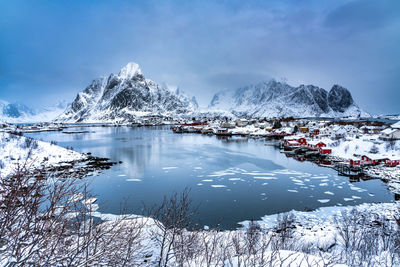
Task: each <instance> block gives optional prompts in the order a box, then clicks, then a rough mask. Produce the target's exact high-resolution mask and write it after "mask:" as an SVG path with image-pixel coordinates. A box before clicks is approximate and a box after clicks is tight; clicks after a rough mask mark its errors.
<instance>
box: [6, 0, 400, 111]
mask: <svg viewBox="0 0 400 267" xmlns="http://www.w3.org/2000/svg"><path fill="white" fill-rule="evenodd" d="M0 12H1V13H0V14H1V15H0V99H4V100H7V101H9V102H14V101H19V102H22V103H26V104H28V105H31V106H34V107H40V106H42V105H50V104H52V103H55V102H58V101H59V100H64V99H65V100H67V101H72V100H73V98H74V97H75V95H76V93H78V92H79V91H82V90H83V89H84V88H85V87H86V86H87V85H88V84H89V83H90V82H91V80H93V79H94V78H97V77H100V76H104V75H108V74H110V73H117V72H118V71H119V69H121V67H123V66H124V65H126V63H128V62H130V61H134V62H137V63H138V64H139V65H140V66H141V68H142V70H143V72H144V74H145V76H146V77H147V78H150V79H152V80H154V81H156V82H160V83H161V82H166V83H168V84H171V85H177V86H179V87H180V88H181V89H182V90H184V91H186V92H187V93H188V94H190V95H195V96H196V97H197V98H198V100H199V102H200V104H202V105H207V104H208V103H209V101H210V99H211V97H212V95H213V94H214V93H215V92H216V91H219V90H222V89H235V88H237V87H240V86H244V85H247V84H251V83H256V82H259V81H262V80H266V79H270V78H275V79H277V80H285V81H287V82H288V83H289V84H291V85H299V84H303V83H304V84H314V85H318V86H320V87H323V88H325V89H328V90H329V89H330V88H331V87H332V85H333V84H336V83H337V84H340V85H343V86H345V87H347V88H348V89H349V90H350V91H351V92H352V94H353V97H354V98H355V100H356V102H357V103H358V104H359V105H360V106H361V107H362V108H364V109H365V110H367V111H370V112H373V113H399V112H400V104H399V102H400V86H399V84H400V1H398V0H338V1H328V0H325V1H324V0H318V1H317V0H315V1H312V0H310V1H306V0H281V1H278V0H275V1H274V0H271V1H205V0H203V1H151V0H149V1H86V0H80V1H73V0H69V1H55V0H52V1H40V0H37V1H19V0H10V1H5V0H0Z"/></svg>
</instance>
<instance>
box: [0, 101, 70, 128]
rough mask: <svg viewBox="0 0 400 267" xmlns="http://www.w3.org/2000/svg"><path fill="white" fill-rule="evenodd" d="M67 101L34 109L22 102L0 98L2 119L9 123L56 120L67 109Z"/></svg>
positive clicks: (0, 119) (0, 117)
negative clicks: (11, 101)
mask: <svg viewBox="0 0 400 267" xmlns="http://www.w3.org/2000/svg"><path fill="white" fill-rule="evenodd" d="M66 107H67V104H66V102H65V101H64V102H60V103H58V104H56V105H54V106H50V107H45V108H41V109H33V108H30V107H28V106H26V105H24V104H21V103H9V102H7V101H4V100H0V121H3V122H8V123H34V122H49V121H52V120H54V119H55V118H56V117H57V116H59V115H60V114H61V113H62V112H64V110H65V109H66Z"/></svg>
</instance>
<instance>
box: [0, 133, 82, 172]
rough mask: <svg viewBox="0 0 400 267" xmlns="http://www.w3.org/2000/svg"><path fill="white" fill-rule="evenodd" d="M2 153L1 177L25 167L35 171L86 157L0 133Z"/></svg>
mask: <svg viewBox="0 0 400 267" xmlns="http://www.w3.org/2000/svg"><path fill="white" fill-rule="evenodd" d="M0 151H1V153H0V176H7V175H10V174H12V173H13V172H14V171H15V170H16V169H17V168H18V167H21V166H24V165H26V167H27V168H28V170H33V169H36V168H41V167H46V166H53V165H56V164H61V163H62V162H70V161H75V160H81V159H84V158H85V157H86V156H85V155H83V154H81V153H78V152H75V151H73V150H69V149H66V148H63V147H60V146H57V145H55V144H51V143H47V142H43V141H38V140H34V139H31V138H27V137H24V136H18V135H13V134H8V133H0Z"/></svg>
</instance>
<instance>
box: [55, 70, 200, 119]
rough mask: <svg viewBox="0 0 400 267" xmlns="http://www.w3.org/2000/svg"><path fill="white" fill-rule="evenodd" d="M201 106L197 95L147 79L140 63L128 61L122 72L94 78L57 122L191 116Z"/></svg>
mask: <svg viewBox="0 0 400 267" xmlns="http://www.w3.org/2000/svg"><path fill="white" fill-rule="evenodd" d="M197 108H198V105H197V101H196V99H195V98H194V97H193V98H189V97H188V96H187V95H185V94H184V93H183V92H181V91H180V90H179V89H176V90H172V89H171V88H168V87H167V86H166V85H159V84H157V83H155V82H153V81H151V80H149V79H146V78H145V77H144V75H143V74H142V71H141V69H140V67H139V65H138V64H136V63H128V64H127V65H126V66H125V67H124V68H122V69H121V71H120V72H119V74H117V75H115V74H110V75H109V76H108V77H104V78H99V79H96V80H94V81H93V82H92V83H91V84H90V85H89V86H88V87H87V88H86V89H85V90H84V91H83V92H81V93H79V94H78V95H77V96H76V98H75V100H74V101H73V102H72V104H71V106H70V107H69V108H68V109H67V110H66V112H65V113H64V114H62V115H61V116H59V117H58V118H57V121H67V122H105V121H113V122H114V121H120V122H121V121H131V120H134V119H136V118H138V117H142V116H145V115H163V116H181V115H189V114H192V113H194V112H195V111H196V110H197Z"/></svg>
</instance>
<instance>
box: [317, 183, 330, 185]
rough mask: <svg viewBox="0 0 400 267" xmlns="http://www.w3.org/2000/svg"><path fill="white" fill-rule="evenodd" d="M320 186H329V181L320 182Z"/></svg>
mask: <svg viewBox="0 0 400 267" xmlns="http://www.w3.org/2000/svg"><path fill="white" fill-rule="evenodd" d="M319 186H328V183H320V184H319Z"/></svg>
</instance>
